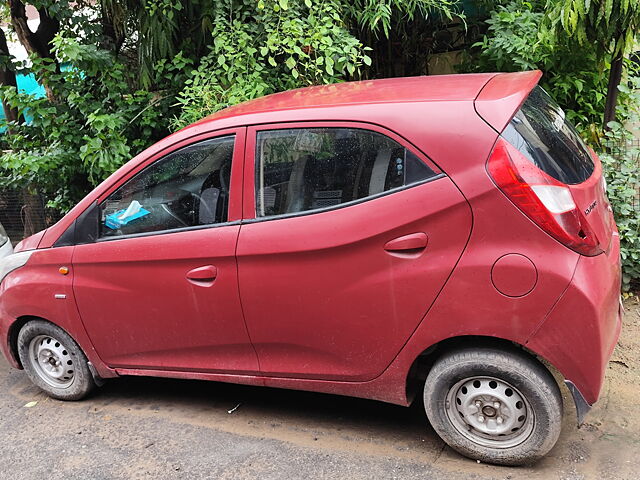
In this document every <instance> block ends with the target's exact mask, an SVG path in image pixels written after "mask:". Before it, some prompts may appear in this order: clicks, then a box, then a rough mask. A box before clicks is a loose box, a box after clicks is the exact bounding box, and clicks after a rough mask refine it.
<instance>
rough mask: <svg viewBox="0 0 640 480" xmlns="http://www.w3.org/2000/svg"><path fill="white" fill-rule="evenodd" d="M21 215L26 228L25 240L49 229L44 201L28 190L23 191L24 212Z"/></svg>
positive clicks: (24, 232)
mask: <svg viewBox="0 0 640 480" xmlns="http://www.w3.org/2000/svg"><path fill="white" fill-rule="evenodd" d="M20 215H21V217H22V224H23V227H24V230H23V235H24V238H27V237H30V236H31V235H33V234H34V233H38V232H39V231H41V230H44V229H45V228H46V227H47V224H46V221H45V218H44V205H43V203H42V199H41V198H40V196H39V195H36V194H34V193H32V192H31V191H30V190H29V189H28V188H25V189H23V190H22V210H21V212H20Z"/></svg>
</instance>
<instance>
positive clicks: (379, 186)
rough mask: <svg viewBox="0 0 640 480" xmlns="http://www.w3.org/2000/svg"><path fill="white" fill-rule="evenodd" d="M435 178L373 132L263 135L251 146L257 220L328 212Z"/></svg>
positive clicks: (305, 130)
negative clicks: (254, 157)
mask: <svg viewBox="0 0 640 480" xmlns="http://www.w3.org/2000/svg"><path fill="white" fill-rule="evenodd" d="M434 175H435V173H434V172H433V170H431V168H429V167H428V166H427V165H426V164H425V163H424V162H423V161H422V160H420V159H419V158H418V157H417V156H416V155H415V154H413V153H412V152H411V151H410V150H407V149H406V148H405V147H403V146H402V145H400V144H399V143H397V142H396V141H394V140H392V139H390V138H389V137H387V136H385V135H382V134H380V133H377V132H372V131H369V130H363V129H355V128H301V129H287V130H269V131H263V132H259V133H258V136H257V146H256V210H257V212H256V214H257V216H258V217H268V216H273V215H283V214H290V213H298V212H305V211H310V210H318V209H324V208H330V207H334V206H336V205H340V204H343V203H348V202H352V201H356V200H360V199H363V198H367V197H371V196H375V195H379V194H381V193H384V192H387V191H390V190H394V189H399V188H402V187H405V186H408V185H411V184H415V183H418V182H421V181H423V180H426V179H428V178H430V177H432V176H434Z"/></svg>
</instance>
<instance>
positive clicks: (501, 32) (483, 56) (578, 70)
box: [463, 1, 607, 142]
mask: <svg viewBox="0 0 640 480" xmlns="http://www.w3.org/2000/svg"><path fill="white" fill-rule="evenodd" d="M544 19H545V10H544V5H543V4H542V3H541V2H520V1H511V2H509V3H507V4H505V5H499V6H497V7H496V9H495V10H494V11H493V12H492V13H491V16H490V18H489V19H488V20H487V22H486V23H487V24H488V26H489V27H488V30H487V33H486V35H485V36H484V37H483V39H482V40H481V41H480V42H478V43H476V44H475V45H473V48H474V49H475V50H474V51H473V53H474V55H472V57H471V58H470V59H469V60H468V61H467V63H466V64H465V65H464V66H463V68H464V69H466V70H470V71H511V72H513V71H522V70H534V69H540V70H542V71H543V72H544V77H543V79H542V86H543V87H544V88H545V90H547V91H548V92H549V94H550V95H551V96H552V97H554V98H555V99H556V101H557V102H558V103H559V104H560V105H562V106H563V109H564V110H565V112H566V113H567V117H568V118H569V119H570V120H571V121H572V122H573V123H574V124H575V125H576V126H577V127H578V129H579V130H580V131H581V132H582V133H583V134H584V135H585V136H586V137H588V138H590V139H591V140H592V142H597V139H598V138H599V137H600V136H601V134H602V132H601V129H600V127H599V125H600V123H601V118H602V112H603V110H604V103H605V100H606V91H607V79H606V75H604V73H603V71H604V69H605V68H606V67H607V65H606V64H603V63H602V62H600V63H599V61H598V59H597V58H596V56H595V53H594V52H593V50H585V49H584V47H582V46H580V45H579V44H578V43H577V42H575V41H572V40H571V39H570V38H568V37H566V36H565V37H563V38H558V37H556V36H555V35H553V34H552V33H551V32H549V30H547V29H545V28H544V27H543V23H544Z"/></svg>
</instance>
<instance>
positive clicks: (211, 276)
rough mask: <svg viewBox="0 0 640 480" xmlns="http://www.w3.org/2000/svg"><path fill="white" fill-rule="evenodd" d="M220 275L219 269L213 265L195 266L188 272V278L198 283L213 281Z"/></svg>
mask: <svg viewBox="0 0 640 480" xmlns="http://www.w3.org/2000/svg"><path fill="white" fill-rule="evenodd" d="M217 276H218V269H217V268H216V267H214V266H213V265H206V266H204V267H198V268H194V269H193V270H190V271H189V272H187V279H188V280H189V281H190V282H192V283H195V284H197V285H202V284H206V283H212V282H213V281H214V280H215V279H216V277H217Z"/></svg>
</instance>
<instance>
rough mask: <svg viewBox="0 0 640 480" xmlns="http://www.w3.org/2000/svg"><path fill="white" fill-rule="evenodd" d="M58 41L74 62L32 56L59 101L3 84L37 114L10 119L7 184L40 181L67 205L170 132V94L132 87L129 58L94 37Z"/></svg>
mask: <svg viewBox="0 0 640 480" xmlns="http://www.w3.org/2000/svg"><path fill="white" fill-rule="evenodd" d="M53 46H54V49H55V52H56V56H57V58H58V59H60V61H61V62H63V63H66V64H68V65H69V67H70V68H69V70H67V71H63V72H59V71H57V68H56V65H55V64H54V63H53V62H52V61H51V60H50V59H42V58H38V57H35V56H34V57H32V58H31V61H32V62H33V65H32V70H33V71H36V72H38V74H39V76H41V77H42V78H43V79H44V80H45V81H46V82H47V85H49V86H50V87H51V89H52V90H53V92H54V93H55V96H56V98H58V99H64V100H63V101H58V102H56V103H52V102H50V101H49V100H48V99H46V98H35V97H33V96H30V95H27V94H25V93H20V92H17V91H16V90H15V89H13V88H11V87H4V88H3V89H2V92H1V95H2V96H3V98H4V99H5V100H6V101H7V102H8V103H9V104H10V105H12V106H13V107H15V108H17V109H18V111H19V112H20V114H21V115H23V116H27V117H30V118H33V120H32V122H31V123H29V124H27V123H24V122H22V123H16V124H13V125H9V128H10V129H11V132H12V133H11V134H6V135H5V139H4V140H5V141H6V143H7V147H8V149H9V150H8V151H7V152H5V153H4V154H3V155H2V163H1V167H0V170H1V171H2V172H3V175H2V176H0V185H5V186H15V187H19V188H25V187H37V189H38V191H39V192H41V193H44V194H45V195H46V196H47V197H48V198H49V199H50V202H49V203H50V206H51V207H53V208H56V209H58V210H61V211H65V210H67V209H68V208H70V207H71V206H72V205H73V204H74V203H75V202H77V201H78V200H79V199H81V198H82V197H83V196H84V195H86V193H87V191H88V190H89V189H90V188H91V187H92V186H95V185H97V184H98V183H100V182H101V181H102V180H104V179H105V178H106V177H107V176H108V175H109V174H111V173H112V172H113V171H115V170H116V169H117V168H118V167H120V166H121V165H122V164H123V163H125V162H126V161H128V160H130V159H131V157H132V154H133V152H138V151H140V150H141V149H142V148H144V147H146V146H148V145H149V144H150V143H152V142H153V141H154V140H155V139H157V138H158V137H159V136H161V135H163V134H165V133H166V125H165V123H166V122H165V120H164V119H163V118H164V117H163V115H162V113H163V110H165V111H166V108H167V100H166V99H162V98H161V97H158V96H157V95H153V94H151V93H150V92H148V91H144V90H132V88H131V83H132V79H131V78H130V77H131V76H130V74H129V73H128V72H127V70H126V68H125V66H124V65H123V64H122V63H119V62H117V61H115V59H114V57H113V56H112V55H111V54H110V53H108V52H106V51H103V50H100V49H98V48H97V47H95V46H94V45H87V44H81V43H79V42H77V41H76V40H75V39H68V38H64V37H62V36H60V35H58V36H57V37H56V38H55V39H54V41H53Z"/></svg>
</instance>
